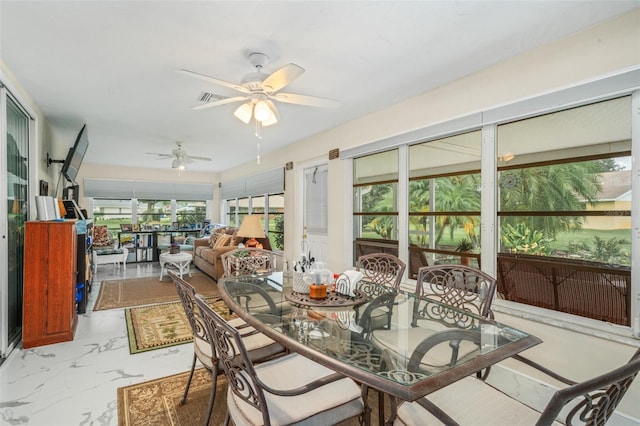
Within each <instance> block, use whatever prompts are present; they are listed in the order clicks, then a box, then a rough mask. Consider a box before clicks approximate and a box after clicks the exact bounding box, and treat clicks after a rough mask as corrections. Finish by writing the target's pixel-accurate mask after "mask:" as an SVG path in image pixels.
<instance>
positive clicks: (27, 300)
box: [22, 221, 78, 348]
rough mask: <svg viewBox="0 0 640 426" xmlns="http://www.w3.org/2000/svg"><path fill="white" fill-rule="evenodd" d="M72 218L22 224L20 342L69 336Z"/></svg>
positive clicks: (72, 323)
mask: <svg viewBox="0 0 640 426" xmlns="http://www.w3.org/2000/svg"><path fill="white" fill-rule="evenodd" d="M77 243H78V239H77V233H76V223H75V221H65V222H53V221H37V222H36V221H33V222H27V223H26V224H25V237H24V299H23V301H24V302H23V310H22V346H23V347H24V348H31V347H34V346H41V345H48V344H51V343H58V342H66V341H69V340H73V336H74V334H75V330H76V325H77V322H78V314H77V312H76V276H77V266H78V264H77Z"/></svg>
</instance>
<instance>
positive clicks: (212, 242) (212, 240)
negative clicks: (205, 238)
mask: <svg viewBox="0 0 640 426" xmlns="http://www.w3.org/2000/svg"><path fill="white" fill-rule="evenodd" d="M217 238H218V233H217V232H214V233H212V234H211V235H210V236H209V247H211V248H213V247H214V246H215V245H216V239H217Z"/></svg>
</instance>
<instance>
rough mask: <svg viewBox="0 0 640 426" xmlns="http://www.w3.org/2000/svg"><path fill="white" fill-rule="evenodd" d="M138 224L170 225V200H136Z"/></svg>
mask: <svg viewBox="0 0 640 426" xmlns="http://www.w3.org/2000/svg"><path fill="white" fill-rule="evenodd" d="M136 207H137V208H136V212H137V220H138V222H137V223H139V224H140V225H171V200H137V203H136Z"/></svg>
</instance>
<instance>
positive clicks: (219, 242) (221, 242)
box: [213, 235, 231, 249]
mask: <svg viewBox="0 0 640 426" xmlns="http://www.w3.org/2000/svg"><path fill="white" fill-rule="evenodd" d="M230 241H231V235H220V236H219V237H218V238H217V239H216V243H215V245H214V246H213V248H214V249H216V248H220V247H224V246H227V245H229V242H230Z"/></svg>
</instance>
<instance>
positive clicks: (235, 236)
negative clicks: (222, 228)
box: [229, 229, 244, 246]
mask: <svg viewBox="0 0 640 426" xmlns="http://www.w3.org/2000/svg"><path fill="white" fill-rule="evenodd" d="M242 240H244V238H243V237H238V230H237V229H236V231H235V232H234V233H233V235H232V236H231V242H230V243H229V245H230V246H237V245H238V244H240V243H241V242H242Z"/></svg>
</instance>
